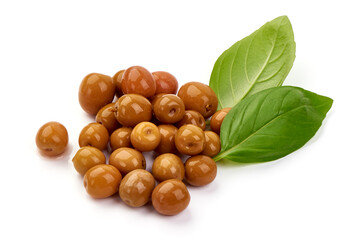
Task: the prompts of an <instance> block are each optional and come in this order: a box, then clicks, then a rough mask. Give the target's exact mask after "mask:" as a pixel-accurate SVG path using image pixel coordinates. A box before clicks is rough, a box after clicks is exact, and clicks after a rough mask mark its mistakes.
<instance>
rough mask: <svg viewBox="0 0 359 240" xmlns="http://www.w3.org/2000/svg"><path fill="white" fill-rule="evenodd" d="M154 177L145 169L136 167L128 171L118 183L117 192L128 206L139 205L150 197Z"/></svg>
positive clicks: (153, 185) (153, 186) (143, 203)
mask: <svg viewBox="0 0 359 240" xmlns="http://www.w3.org/2000/svg"><path fill="white" fill-rule="evenodd" d="M155 184H156V182H155V179H154V178H153V176H152V175H151V173H149V172H148V171H146V170H143V169H136V170H133V171H132V172H130V173H128V174H127V175H126V176H125V177H124V178H123V180H122V181H121V184H120V190H119V194H120V197H121V199H122V201H124V203H126V204H127V205H128V206H131V207H141V206H143V205H145V204H146V203H147V202H148V201H149V200H150V198H151V194H152V191H153V189H154V188H155Z"/></svg>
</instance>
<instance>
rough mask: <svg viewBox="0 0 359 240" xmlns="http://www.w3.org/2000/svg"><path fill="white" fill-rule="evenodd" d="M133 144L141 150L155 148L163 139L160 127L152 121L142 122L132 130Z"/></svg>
mask: <svg viewBox="0 0 359 240" xmlns="http://www.w3.org/2000/svg"><path fill="white" fill-rule="evenodd" d="M130 138H131V144H132V146H133V147H134V148H136V149H137V150H139V151H141V152H148V151H152V150H154V149H155V148H156V147H157V146H158V144H159V143H160V141H161V135H160V131H159V130H158V127H157V126H156V125H155V124H153V123H151V122H141V123H139V124H137V125H136V127H135V128H134V129H133V130H132V132H131V137H130Z"/></svg>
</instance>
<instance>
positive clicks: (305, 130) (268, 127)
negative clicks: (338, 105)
mask: <svg viewBox="0 0 359 240" xmlns="http://www.w3.org/2000/svg"><path fill="white" fill-rule="evenodd" d="M332 103H333V100H332V99H330V98H328V97H324V96H320V95H317V94H315V93H312V92H309V91H306V90H304V89H302V88H298V87H291V86H283V87H275V88H270V89H266V90H263V91H261V92H259V93H256V94H254V95H252V96H250V97H248V98H245V99H244V100H243V101H241V102H240V103H239V104H237V105H236V106H235V107H234V108H232V109H231V111H229V113H228V114H227V116H226V117H225V118H224V121H223V123H222V126H221V147H222V149H221V152H220V153H219V154H218V155H217V156H216V157H215V160H216V161H218V160H220V159H222V158H226V159H229V160H233V161H236V162H243V163H254V162H266V161H271V160H275V159H278V158H281V157H284V156H286V155H287V154H289V153H291V152H293V151H295V150H297V149H299V148H300V147H302V146H303V145H304V144H305V143H306V142H307V141H309V139H311V138H312V137H313V136H314V134H315V133H316V132H317V130H318V129H319V127H320V126H321V124H322V121H323V119H324V118H325V116H326V113H327V112H328V111H329V109H330V108H331V106H332Z"/></svg>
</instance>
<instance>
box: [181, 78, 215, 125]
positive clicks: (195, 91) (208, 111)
mask: <svg viewBox="0 0 359 240" xmlns="http://www.w3.org/2000/svg"><path fill="white" fill-rule="evenodd" d="M178 96H179V97H180V98H181V99H182V100H183V102H184V105H185V106H186V110H195V111H197V112H199V113H200V114H202V115H203V117H204V118H208V117H210V116H212V115H213V114H214V113H215V112H216V111H217V106H218V99H217V96H216V94H215V92H214V91H213V90H212V89H211V88H210V87H209V86H208V85H206V84H203V83H200V82H189V83H186V84H184V85H183V86H182V87H181V88H180V90H179V91H178Z"/></svg>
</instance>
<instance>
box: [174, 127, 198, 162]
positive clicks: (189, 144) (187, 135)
mask: <svg viewBox="0 0 359 240" xmlns="http://www.w3.org/2000/svg"><path fill="white" fill-rule="evenodd" d="M204 141H205V140H204V133H203V130H202V129H201V128H200V127H197V126H195V125H192V124H187V125H183V126H182V127H180V128H179V129H178V131H177V134H176V137H175V144H176V148H177V150H178V151H179V152H180V153H183V154H187V155H197V154H199V153H201V152H202V151H203V148H204Z"/></svg>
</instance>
